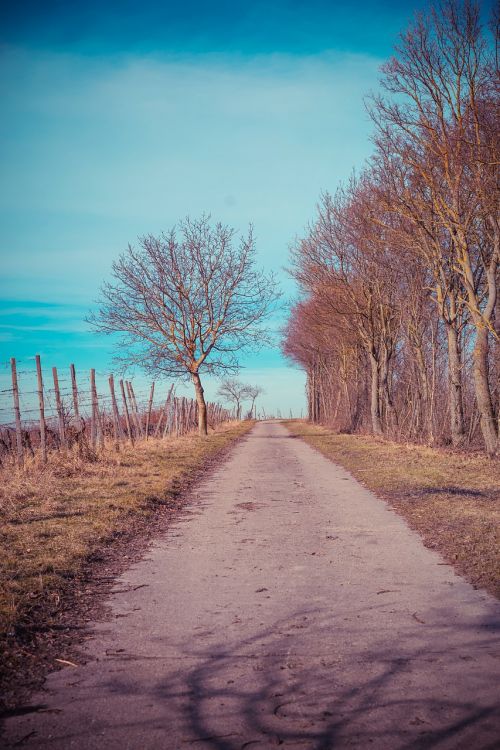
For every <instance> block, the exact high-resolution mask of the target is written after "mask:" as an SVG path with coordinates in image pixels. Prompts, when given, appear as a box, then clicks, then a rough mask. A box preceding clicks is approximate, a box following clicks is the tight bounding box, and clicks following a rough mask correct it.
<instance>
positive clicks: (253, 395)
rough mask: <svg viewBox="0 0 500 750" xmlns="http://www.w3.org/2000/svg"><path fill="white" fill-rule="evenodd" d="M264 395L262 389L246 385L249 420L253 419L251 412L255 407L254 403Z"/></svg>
mask: <svg viewBox="0 0 500 750" xmlns="http://www.w3.org/2000/svg"><path fill="white" fill-rule="evenodd" d="M263 393H264V389H263V388H260V387H259V386H258V385H247V391H246V397H247V398H249V399H250V401H251V404H250V409H249V414H250V418H252V417H253V410H254V406H255V401H256V399H257V398H258V397H259V396H262V394H263Z"/></svg>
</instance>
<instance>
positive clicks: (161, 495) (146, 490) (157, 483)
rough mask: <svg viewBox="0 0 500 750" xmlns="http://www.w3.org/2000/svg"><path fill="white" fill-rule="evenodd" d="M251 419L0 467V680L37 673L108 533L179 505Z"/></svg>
mask: <svg viewBox="0 0 500 750" xmlns="http://www.w3.org/2000/svg"><path fill="white" fill-rule="evenodd" d="M252 424H253V423H252V422H242V423H230V424H226V425H223V426H221V427H219V428H217V430H216V431H215V432H213V433H211V434H210V435H209V437H208V438H207V439H205V440H202V439H200V438H198V437H197V436H194V435H189V436H185V437H180V438H167V439H164V440H151V441H148V442H147V443H146V442H142V443H139V444H138V445H136V446H135V448H133V449H131V448H124V449H123V450H122V451H121V452H120V453H118V454H117V453H115V452H113V451H112V450H111V449H110V450H106V451H105V452H104V453H103V454H102V456H100V457H99V459H98V460H96V461H95V462H84V461H82V460H81V459H80V458H79V457H78V456H77V455H76V454H68V455H66V456H63V455H62V454H61V455H60V456H58V457H51V461H50V463H49V464H48V465H47V466H46V467H41V466H40V465H37V464H36V463H33V464H32V465H31V466H27V467H26V469H25V470H24V471H22V472H19V471H17V470H15V469H14V468H12V469H11V470H10V471H9V469H8V467H4V469H3V470H2V472H1V473H0V569H1V571H2V577H1V582H0V652H1V653H2V654H3V656H2V660H1V665H0V685H2V683H3V686H5V684H6V682H7V684H8V683H9V682H12V681H14V682H16V680H17V681H18V682H22V681H23V679H24V681H27V682H29V681H30V676H32V674H31V673H33V674H35V673H36V671H37V657H36V651H37V650H40V649H41V650H43V648H44V644H45V643H46V642H47V638H48V636H47V633H50V631H51V629H52V630H54V629H56V630H57V628H59V629H64V628H62V627H61V615H62V614H64V609H65V608H66V609H67V608H68V606H73V605H74V604H75V596H76V597H77V595H78V594H79V593H80V594H81V590H82V587H84V581H86V580H88V578H89V576H90V577H91V578H92V576H93V569H90V568H89V561H92V560H99V558H100V555H101V553H103V552H105V551H106V550H109V548H110V546H111V547H113V545H112V544H111V545H110V543H111V542H114V541H116V545H115V546H117V545H118V546H119V540H123V539H124V538H127V537H129V538H130V537H131V536H133V533H134V530H135V531H137V532H140V530H141V529H142V530H143V531H144V530H145V528H146V526H147V524H150V523H151V522H152V521H153V520H154V518H155V517H157V516H158V513H159V512H163V511H167V512H168V511H169V510H170V511H173V510H175V509H176V508H177V507H179V499H178V496H179V494H180V491H181V490H182V489H184V488H185V487H186V485H187V484H189V483H190V482H191V481H192V479H193V478H194V477H195V476H197V475H198V473H199V472H200V470H202V469H203V468H205V467H207V466H208V464H209V463H210V462H211V461H213V460H214V459H215V458H216V457H217V455H218V454H221V452H222V451H224V449H225V448H226V447H227V446H229V445H230V443H231V442H233V441H234V440H235V439H236V438H238V437H239V436H241V435H243V434H244V433H245V432H247V431H248V430H249V429H250V427H251V426H252ZM145 522H146V523H145ZM141 524H142V526H141ZM121 551H122V553H123V554H125V552H127V551H128V550H121ZM111 572H112V571H111ZM101 573H102V571H101ZM110 577H112V576H110ZM76 627H77V626H76ZM9 703H10V704H12V700H11V699H9V698H8V699H7V704H9Z"/></svg>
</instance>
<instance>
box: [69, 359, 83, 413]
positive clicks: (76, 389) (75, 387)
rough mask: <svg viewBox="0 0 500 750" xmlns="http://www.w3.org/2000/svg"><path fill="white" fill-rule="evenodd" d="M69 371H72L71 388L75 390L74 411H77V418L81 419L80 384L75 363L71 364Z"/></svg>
mask: <svg viewBox="0 0 500 750" xmlns="http://www.w3.org/2000/svg"><path fill="white" fill-rule="evenodd" d="M69 371H70V373H71V389H72V391H73V411H74V412H75V419H79V418H80V409H79V407H78V386H77V384H76V372H75V365H70V366H69Z"/></svg>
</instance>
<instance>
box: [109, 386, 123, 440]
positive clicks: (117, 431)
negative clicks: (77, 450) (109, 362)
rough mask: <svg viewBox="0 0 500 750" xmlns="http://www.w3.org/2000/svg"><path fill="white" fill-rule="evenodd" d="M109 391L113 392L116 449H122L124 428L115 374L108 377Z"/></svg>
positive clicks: (112, 403) (112, 404) (112, 406)
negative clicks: (121, 439)
mask: <svg viewBox="0 0 500 750" xmlns="http://www.w3.org/2000/svg"><path fill="white" fill-rule="evenodd" d="M108 382H109V392H110V393H111V408H112V410H113V428H114V433H115V449H116V450H117V451H118V450H119V449H120V438H121V437H122V429H121V425H120V412H119V411H118V404H117V403H116V396H115V381H114V378H113V375H110V376H109V378H108Z"/></svg>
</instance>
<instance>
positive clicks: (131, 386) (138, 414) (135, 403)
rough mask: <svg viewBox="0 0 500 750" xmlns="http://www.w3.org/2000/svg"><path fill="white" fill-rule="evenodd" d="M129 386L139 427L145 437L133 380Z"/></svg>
mask: <svg viewBox="0 0 500 750" xmlns="http://www.w3.org/2000/svg"><path fill="white" fill-rule="evenodd" d="M129 386H130V396H131V401H132V405H133V408H134V410H135V415H136V421H137V427H138V429H139V434H140V435H141V436H142V437H144V427H143V426H142V419H141V415H140V413H139V408H138V406H137V401H136V398H135V393H134V386H133V385H132V382H129Z"/></svg>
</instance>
